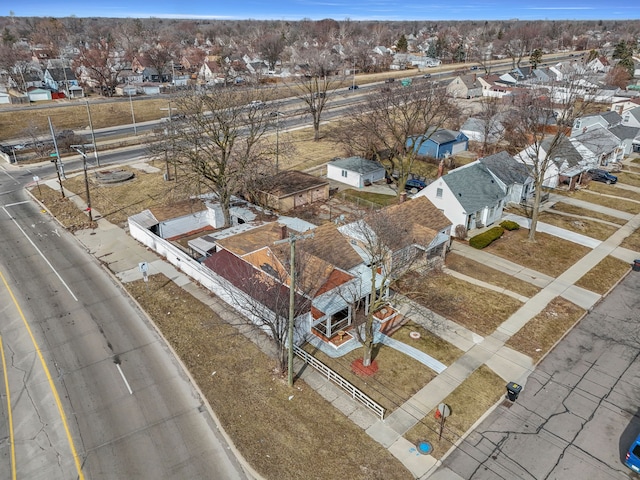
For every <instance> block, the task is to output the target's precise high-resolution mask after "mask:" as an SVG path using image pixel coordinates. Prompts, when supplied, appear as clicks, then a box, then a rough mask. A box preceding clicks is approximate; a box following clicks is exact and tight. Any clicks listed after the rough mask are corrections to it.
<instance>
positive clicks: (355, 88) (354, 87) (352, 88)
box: [349, 85, 360, 90]
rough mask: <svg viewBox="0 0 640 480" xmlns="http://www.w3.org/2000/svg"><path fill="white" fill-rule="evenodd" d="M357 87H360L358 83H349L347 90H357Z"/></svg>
mask: <svg viewBox="0 0 640 480" xmlns="http://www.w3.org/2000/svg"><path fill="white" fill-rule="evenodd" d="M359 88H360V87H359V86H358V85H351V86H350V87H349V90H357V89H359Z"/></svg>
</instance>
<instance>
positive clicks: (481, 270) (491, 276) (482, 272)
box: [446, 252, 540, 297]
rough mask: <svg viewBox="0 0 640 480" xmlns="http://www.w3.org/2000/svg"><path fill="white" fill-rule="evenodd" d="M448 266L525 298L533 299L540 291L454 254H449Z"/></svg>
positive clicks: (522, 281)
mask: <svg viewBox="0 0 640 480" xmlns="http://www.w3.org/2000/svg"><path fill="white" fill-rule="evenodd" d="M446 265H447V268H450V269H451V270H453V271H455V272H458V273H462V274H464V275H468V276H469V277H473V278H476V279H478V280H482V281H483V282H487V283H490V284H492V285H495V286H496V287H500V288H504V289H507V290H511V291H512V292H516V293H519V294H520V295H524V296H525V297H533V296H534V295H535V294H536V293H538V292H539V291H540V289H539V288H538V287H536V286H535V285H532V284H530V283H529V282H525V281H524V280H520V279H519V278H515V277H512V276H510V275H507V274H505V273H504V272H501V271H500V270H496V269H495V268H491V267H488V266H486V265H484V264H482V263H480V262H476V261H475V260H471V259H470V258H467V257H464V256H462V255H458V254H457V253H454V252H451V253H448V254H447V258H446Z"/></svg>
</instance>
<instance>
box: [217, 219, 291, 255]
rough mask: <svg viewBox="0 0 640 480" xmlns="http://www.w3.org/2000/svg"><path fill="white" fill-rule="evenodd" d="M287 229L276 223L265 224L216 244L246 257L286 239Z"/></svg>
mask: <svg viewBox="0 0 640 480" xmlns="http://www.w3.org/2000/svg"><path fill="white" fill-rule="evenodd" d="M287 235H288V234H287V227H286V226H284V225H281V224H279V223H278V222H271V223H267V224H266V225H262V226H261V227H257V228H254V229H251V230H249V231H247V232H243V233H238V234H237V235H233V236H231V237H228V238H223V239H220V240H218V244H219V245H220V246H221V247H223V248H226V249H227V250H229V251H231V252H233V253H235V254H236V255H246V254H247V253H251V252H255V251H256V250H258V249H260V248H262V247H265V246H271V245H273V244H274V243H275V242H277V241H278V240H282V239H284V238H287Z"/></svg>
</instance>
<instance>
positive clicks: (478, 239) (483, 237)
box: [469, 227, 504, 250]
mask: <svg viewBox="0 0 640 480" xmlns="http://www.w3.org/2000/svg"><path fill="white" fill-rule="evenodd" d="M503 233H504V228H502V227H493V228H491V229H489V230H487V231H486V232H484V233H481V234H480V235H476V236H475V237H471V238H470V239H469V245H470V246H472V247H473V248H477V249H478V250H481V249H483V248H485V247H487V246H489V245H491V243H492V242H494V241H495V240H497V239H499V238H500V237H501V236H502V234H503Z"/></svg>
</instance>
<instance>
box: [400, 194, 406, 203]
mask: <svg viewBox="0 0 640 480" xmlns="http://www.w3.org/2000/svg"><path fill="white" fill-rule="evenodd" d="M406 199H407V192H401V193H400V198H399V199H398V203H404V202H405V200H406Z"/></svg>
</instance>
